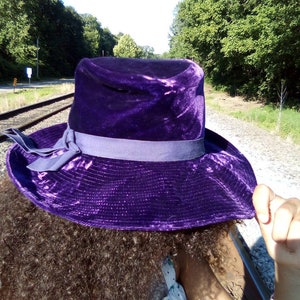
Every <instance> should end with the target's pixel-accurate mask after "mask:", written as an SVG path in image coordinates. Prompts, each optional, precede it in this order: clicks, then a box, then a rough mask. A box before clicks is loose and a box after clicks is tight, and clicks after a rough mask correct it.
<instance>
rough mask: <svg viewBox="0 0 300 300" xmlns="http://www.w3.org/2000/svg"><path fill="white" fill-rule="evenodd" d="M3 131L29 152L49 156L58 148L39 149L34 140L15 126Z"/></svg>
mask: <svg viewBox="0 0 300 300" xmlns="http://www.w3.org/2000/svg"><path fill="white" fill-rule="evenodd" d="M3 133H4V134H5V135H6V136H7V137H9V138H10V139H12V140H13V141H15V142H16V143H17V144H18V145H19V146H20V147H22V148H23V150H24V151H26V152H27V153H31V154H38V155H40V156H47V155H49V154H52V153H53V152H54V151H55V150H56V149H54V148H42V149H38V148H37V147H36V145H35V143H34V141H33V140H32V139H31V138H30V137H29V136H27V135H25V134H23V133H22V132H21V131H20V130H18V129H15V128H10V129H7V130H5V131H4V132H3Z"/></svg>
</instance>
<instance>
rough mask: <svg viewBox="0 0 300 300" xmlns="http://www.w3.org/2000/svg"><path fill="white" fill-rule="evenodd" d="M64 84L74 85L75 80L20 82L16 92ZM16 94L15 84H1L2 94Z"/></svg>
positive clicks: (0, 90) (0, 91)
mask: <svg viewBox="0 0 300 300" xmlns="http://www.w3.org/2000/svg"><path fill="white" fill-rule="evenodd" d="M63 83H74V79H73V78H61V79H55V80H42V81H33V82H30V84H29V82H25V81H23V82H20V83H17V86H16V88H15V91H19V90H21V89H30V88H41V87H45V86H51V85H57V84H63ZM7 92H14V86H13V83H11V84H2V85H1V84H0V93H7Z"/></svg>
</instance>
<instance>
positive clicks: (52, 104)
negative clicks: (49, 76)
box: [0, 93, 74, 142]
mask: <svg viewBox="0 0 300 300" xmlns="http://www.w3.org/2000/svg"><path fill="white" fill-rule="evenodd" d="M73 97H74V93H69V94H66V95H63V96H59V97H56V98H52V99H49V100H45V101H41V102H38V103H35V104H31V105H27V106H24V107H21V108H18V109H14V110H11V111H7V112H4V113H1V114H0V132H3V131H4V130H5V129H7V128H12V127H13V128H17V129H19V130H24V129H27V128H29V127H31V126H33V125H34V124H36V123H38V122H41V121H43V120H45V119H47V118H49V117H51V116H53V115H55V114H57V113H59V112H60V111H62V110H65V109H67V108H69V107H70V106H71V105H72V102H73ZM5 139H6V136H5V135H3V134H1V133H0V142H2V141H4V140H5Z"/></svg>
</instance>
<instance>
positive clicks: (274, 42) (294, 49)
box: [170, 0, 300, 101]
mask: <svg viewBox="0 0 300 300" xmlns="http://www.w3.org/2000/svg"><path fill="white" fill-rule="evenodd" d="M299 28H300V6H299V3H298V1H297V0H290V1H288V2H287V1H284V0H266V1H263V2H262V1H258V0H247V1H246V0H202V1H198V0H183V1H181V2H180V3H179V4H178V6H177V11H176V14H175V18H174V21H173V26H172V33H173V34H172V37H171V40H170V46H171V49H170V55H171V56H172V57H186V58H191V59H193V60H195V61H197V62H198V63H200V64H201V65H202V66H203V67H204V69H205V71H206V73H207V75H208V76H209V77H210V78H211V80H212V82H213V84H214V85H217V86H218V85H222V86H225V87H226V88H227V89H228V90H229V91H231V92H232V93H244V94H248V95H249V96H261V97H263V98H266V99H273V100H274V99H275V98H277V87H278V86H279V85H280V82H282V80H284V81H285V82H286V84H287V89H288V93H289V97H290V98H293V97H294V98H297V97H298V101H299V94H300V84H299V81H300V59H299V57H300V55H299V54H300V30H299Z"/></svg>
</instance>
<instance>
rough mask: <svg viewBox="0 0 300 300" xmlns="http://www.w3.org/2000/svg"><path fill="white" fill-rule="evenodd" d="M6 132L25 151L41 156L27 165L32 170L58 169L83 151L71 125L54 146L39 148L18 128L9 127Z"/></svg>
mask: <svg viewBox="0 0 300 300" xmlns="http://www.w3.org/2000/svg"><path fill="white" fill-rule="evenodd" d="M4 134H5V135H6V136H8V137H9V138H11V139H12V140H14V141H15V142H16V143H17V144H18V145H19V146H21V147H22V148H23V149H24V151H25V152H27V153H30V154H36V155H38V156H39V157H38V158H37V159H36V160H35V161H34V162H33V163H31V164H29V165H28V166H27V168H29V169H30V170H32V171H37V172H46V171H57V170H59V169H60V168H61V167H62V166H64V165H65V164H66V163H67V162H68V161H69V160H71V159H72V158H74V157H75V156H77V155H79V154H80V153H81V150H80V148H79V147H78V146H77V145H76V143H75V134H74V131H73V130H72V129H70V128H69V127H68V128H67V129H66V130H65V132H64V134H63V136H62V137H61V138H60V139H59V140H58V141H57V142H56V143H55V145H54V146H53V147H52V148H41V149H39V148H37V147H36V145H35V143H34V141H33V140H32V139H31V138H30V137H28V136H26V135H25V134H23V133H22V132H20V131H19V130H18V129H13V128H10V129H7V130H6V131H5V132H4Z"/></svg>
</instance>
